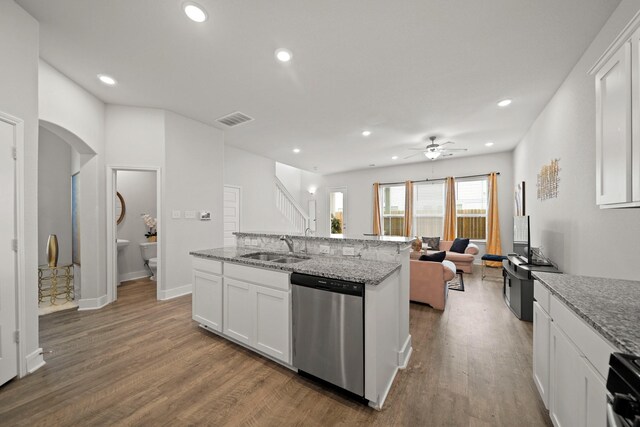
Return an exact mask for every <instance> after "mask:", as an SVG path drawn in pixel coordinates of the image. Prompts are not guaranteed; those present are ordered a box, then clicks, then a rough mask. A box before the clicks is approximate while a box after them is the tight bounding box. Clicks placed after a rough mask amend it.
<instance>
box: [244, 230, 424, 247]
mask: <svg viewBox="0 0 640 427" xmlns="http://www.w3.org/2000/svg"><path fill="white" fill-rule="evenodd" d="M233 234H235V235H236V236H238V237H239V238H241V237H280V236H282V235H283V234H284V235H286V236H288V237H291V238H292V239H307V240H315V241H324V242H343V243H381V244H385V245H399V246H401V247H405V246H411V242H412V241H414V240H415V237H402V236H365V235H364V234H363V235H359V236H350V235H344V236H329V235H318V234H314V235H310V236H305V235H304V234H303V233H274V232H262V231H256V232H245V231H242V232H235V233H233Z"/></svg>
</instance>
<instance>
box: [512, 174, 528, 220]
mask: <svg viewBox="0 0 640 427" xmlns="http://www.w3.org/2000/svg"><path fill="white" fill-rule="evenodd" d="M524 188H525V187H524V181H522V182H520V183H518V184H517V185H516V190H515V192H514V194H513V197H514V202H515V206H514V213H515V216H524V215H526V213H525V205H526V202H525V194H526V193H525V189H524Z"/></svg>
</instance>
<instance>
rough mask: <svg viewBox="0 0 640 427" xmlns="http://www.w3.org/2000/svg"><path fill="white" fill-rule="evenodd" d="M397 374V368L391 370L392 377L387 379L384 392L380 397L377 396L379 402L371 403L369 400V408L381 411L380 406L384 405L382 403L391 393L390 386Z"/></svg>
mask: <svg viewBox="0 0 640 427" xmlns="http://www.w3.org/2000/svg"><path fill="white" fill-rule="evenodd" d="M397 374H398V368H396V369H394V370H393V375H391V378H389V381H388V382H387V386H386V387H385V388H384V392H383V393H382V396H379V401H378V402H373V401H371V400H370V401H369V406H370V407H372V408H373V409H376V410H378V411H381V410H382V405H384V401H385V400H387V396H388V395H389V392H390V391H391V386H392V385H393V381H394V380H395V379H396V375H397Z"/></svg>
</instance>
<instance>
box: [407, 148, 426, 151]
mask: <svg viewBox="0 0 640 427" xmlns="http://www.w3.org/2000/svg"><path fill="white" fill-rule="evenodd" d="M409 150H414V151H415V150H420V151H424V148H409Z"/></svg>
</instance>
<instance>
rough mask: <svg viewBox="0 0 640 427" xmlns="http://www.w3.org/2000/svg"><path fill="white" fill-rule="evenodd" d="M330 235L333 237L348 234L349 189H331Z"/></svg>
mask: <svg viewBox="0 0 640 427" xmlns="http://www.w3.org/2000/svg"><path fill="white" fill-rule="evenodd" d="M329 233H330V234H331V235H332V236H342V235H345V234H347V189H346V187H341V188H331V189H329Z"/></svg>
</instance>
